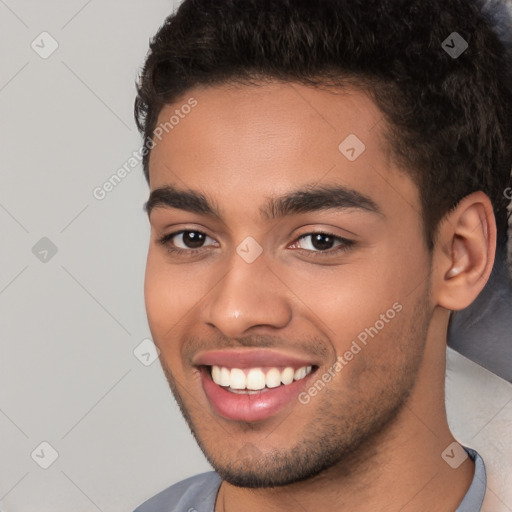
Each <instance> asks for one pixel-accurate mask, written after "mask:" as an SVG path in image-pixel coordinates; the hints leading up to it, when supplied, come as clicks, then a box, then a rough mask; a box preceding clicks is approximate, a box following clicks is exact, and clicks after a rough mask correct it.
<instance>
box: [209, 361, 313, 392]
mask: <svg viewBox="0 0 512 512" xmlns="http://www.w3.org/2000/svg"><path fill="white" fill-rule="evenodd" d="M311 370H312V366H302V367H301V368H298V369H297V370H294V369H293V368H292V367H291V366H287V367H286V368H284V369H283V370H280V369H279V368H270V369H268V370H267V371H266V373H265V372H264V371H263V370H262V369H261V368H250V369H249V368H246V369H244V370H241V369H240V368H231V369H229V368H225V367H223V366H222V367H221V366H216V365H213V366H212V369H211V373H212V379H213V382H215V384H218V385H219V386H225V387H230V388H231V389H250V390H259V389H263V388H264V387H265V386H267V388H276V387H277V386H280V385H281V384H285V385H286V384H291V383H292V382H293V381H294V380H300V379H303V378H304V377H305V376H306V375H307V374H308V373H311Z"/></svg>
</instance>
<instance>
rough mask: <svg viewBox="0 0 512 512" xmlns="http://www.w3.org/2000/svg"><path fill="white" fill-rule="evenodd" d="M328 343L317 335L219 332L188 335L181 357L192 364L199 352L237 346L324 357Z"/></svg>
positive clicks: (328, 351) (326, 354) (326, 353)
mask: <svg viewBox="0 0 512 512" xmlns="http://www.w3.org/2000/svg"><path fill="white" fill-rule="evenodd" d="M329 346H330V344H329V343H327V342H326V341H325V340H322V339H321V338H318V337H313V338H309V339H296V338H294V339H293V340H290V339H289V338H288V339H286V338H283V337H280V336H269V335H261V334H258V335H252V336H244V337H241V338H229V337H226V336H222V335H221V334H219V335H218V336H216V337H214V338H211V339H206V338H200V337H198V336H190V337H189V338H188V339H187V341H186V342H185V343H183V345H182V347H183V348H182V358H183V360H184V361H186V362H187V363H188V364H190V365H191V364H192V360H193V358H194V356H195V355H196V354H198V353H199V352H206V351H208V350H223V349H237V348H258V349H263V348H267V349H268V348H271V349H277V350H288V351H290V352H295V351H297V350H298V351H300V352H303V353H304V354H306V355H312V356H315V358H316V357H318V358H321V359H324V358H326V357H327V356H328V355H329V353H330V350H329Z"/></svg>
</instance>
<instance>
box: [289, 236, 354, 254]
mask: <svg viewBox="0 0 512 512" xmlns="http://www.w3.org/2000/svg"><path fill="white" fill-rule="evenodd" d="M354 243H355V242H354V241H353V240H348V239H347V238H342V237H340V236H336V235H333V234H332V233H324V232H321V233H320V232H319V233H307V234H305V235H302V236H300V237H299V238H298V239H297V241H296V242H294V243H293V244H292V246H291V247H292V248H295V249H303V250H306V251H309V252H320V253H328V254H331V253H333V252H338V251H344V250H347V249H348V248H350V247H351V246H352V245H354Z"/></svg>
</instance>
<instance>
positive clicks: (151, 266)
mask: <svg viewBox="0 0 512 512" xmlns="http://www.w3.org/2000/svg"><path fill="white" fill-rule="evenodd" d="M204 294H205V290H204V289H203V287H202V286H201V280H198V279H197V277H195V276H194V272H193V270H192V269H191V266H190V265H170V264H169V262H167V261H165V255H162V254H160V251H155V250H152V249H150V250H149V253H148V259H147V263H146V273H145V279H144V299H145V304H146V313H147V317H148V323H149V327H150V329H151V332H152V334H153V337H154V338H155V342H158V343H162V342H163V341H164V340H163V339H162V336H164V335H165V336H170V337H172V331H173V330H174V331H176V330H178V329H179V326H180V323H181V321H182V320H183V319H185V318H186V317H187V314H188V313H190V312H192V310H193V308H194V307H195V306H197V305H198V302H199V299H200V297H201V296H204Z"/></svg>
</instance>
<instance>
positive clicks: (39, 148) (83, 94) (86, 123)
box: [0, 0, 512, 512]
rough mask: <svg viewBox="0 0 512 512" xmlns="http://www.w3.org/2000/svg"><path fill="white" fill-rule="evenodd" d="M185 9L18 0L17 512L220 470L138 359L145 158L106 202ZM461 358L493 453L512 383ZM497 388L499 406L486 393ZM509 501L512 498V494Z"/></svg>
mask: <svg viewBox="0 0 512 512" xmlns="http://www.w3.org/2000/svg"><path fill="white" fill-rule="evenodd" d="M173 7H174V6H173V3H172V2H170V1H167V0H151V1H142V0H129V1H128V0H124V1H121V0H118V1H114V0H101V1H100V0H92V1H91V0H90V1H84V0H67V1H64V0H54V1H41V0H39V1H35V0H32V1H29V0H25V1H19V0H18V1H16V0H0V141H1V149H2V159H1V160H0V234H1V244H0V461H1V462H0V498H2V499H1V500H0V509H1V510H3V511H7V512H16V511H23V512H31V511H37V512H46V511H48V512H50V511H51V512H59V511H70V510H73V512H82V511H83V512H88V511H97V510H99V511H102V512H114V511H119V512H120V511H130V510H133V508H135V506H136V505H138V504H139V503H140V502H142V501H144V500H145V499H147V498H148V497H150V496H151V495H153V494H155V493H156V492H157V491H159V490H161V489H163V488H164V487H166V486H168V485H170V484H171V483H173V482H175V481H177V480H180V479H182V478H184V477H187V476H189V475H192V474H195V473H197V472H201V471H205V470H208V469H210V467H209V465H208V464H207V462H206V461H205V460H204V458H203V456H202V454H201V452H200V451H199V449H198V448H197V446H196V443H195V442H194V440H193V438H192V436H191V435H190V433H189V431H188V429H187V427H186V425H185V423H184V421H183V420H182V419H181V415H180V413H179V410H178V408H177V406H176V404H175V402H174V400H173V398H172V396H171V393H170V391H169V389H168V387H167V383H166V381H165V379H164V377H163V374H162V371H161V369H160V365H159V363H158V361H155V362H154V363H153V364H151V365H149V366H146V365H145V364H143V363H144V362H145V363H146V364H147V361H145V360H143V361H141V360H140V359H138V358H137V357H136V356H135V355H134V350H136V347H138V346H139V345H140V343H141V342H143V340H144V339H147V338H149V337H150V333H149V329H148V326H147V320H146V314H145V310H144V300H143V279H144V266H145V258H146V253H147V245H148V240H149V225H148V222H147V218H146V216H145V213H144V212H143V210H142V205H143V203H144V201H145V200H146V199H147V196H148V188H147V185H146V182H145V180H144V178H143V174H142V169H141V166H140V164H139V165H137V166H136V167H134V168H133V170H132V172H131V173H130V174H129V175H128V176H126V178H124V179H123V181H122V182H121V183H120V184H118V185H117V186H116V187H115V189H114V190H113V191H111V192H110V193H108V194H107V196H106V197H105V198H104V199H103V200H98V199H95V198H94V196H93V189H94V188H95V187H98V186H101V185H102V184H103V183H104V182H105V181H106V180H108V179H109V177H110V176H111V175H112V174H114V173H115V172H116V170H117V169H119V168H120V167H122V166H123V165H124V164H126V163H127V162H128V161H129V158H130V157H131V156H132V153H133V152H134V151H136V150H137V149H138V148H139V147H140V136H139V134H138V132H137V130H136V128H135V124H134V122H133V115H132V110H133V99H134V94H135V86H134V82H135V79H136V76H137V71H138V69H139V67H140V65H141V64H142V62H143V59H144V56H145V54H146V51H147V47H148V41H149V38H150V37H151V36H152V35H153V34H154V33H155V31H156V30H157V28H158V27H159V26H160V24H161V23H162V22H163V20H164V19H165V17H166V16H167V15H168V14H169V13H170V12H171V11H172V10H173ZM43 31H46V32H48V33H49V34H50V35H51V38H53V39H54V40H55V41H56V42H57V44H58V48H57V49H56V51H55V52H54V53H52V54H51V55H50V56H48V57H47V58H42V57H41V56H40V53H42V54H43V55H44V52H48V51H49V50H50V49H51V45H52V44H54V43H53V42H52V40H50V38H49V36H40V34H41V33H42V32H43ZM33 41H35V43H34V44H35V45H37V46H36V48H37V50H38V51H39V52H40V53H37V52H36V51H35V50H34V49H33V48H32V47H31V44H32V43H33ZM41 239H43V240H41ZM47 239H48V240H50V241H51V243H50V242H48V240H47ZM53 246H55V247H56V250H57V252H56V253H55V254H53V253H52V247H53ZM34 247H35V249H34ZM45 250H47V251H49V252H48V253H45V252H44V251H45ZM53 252H54V251H53ZM34 253H35V254H34ZM41 259H42V260H43V261H41ZM144 351H145V349H144V350H141V352H144ZM452 358H454V359H453V361H452V367H453V368H455V369H456V371H454V372H453V373H454V375H453V376H452V378H451V379H449V382H451V384H450V385H451V391H450V393H449V397H453V399H452V402H453V404H454V405H453V406H452V407H449V412H451V415H452V416H451V422H452V425H453V428H454V431H455V432H456V433H457V434H458V435H460V436H461V439H465V440H467V444H468V445H470V446H475V447H476V448H478V449H480V450H485V446H484V444H485V440H486V439H488V438H489V437H490V438H491V439H495V438H496V436H499V435H498V434H494V433H493V432H495V431H494V430H493V429H496V428H498V426H499V423H498V420H501V421H503V418H504V417H507V418H508V417H510V414H511V412H512V411H511V409H512V407H511V404H512V388H511V387H510V385H509V383H506V382H505V381H501V380H497V381H496V380H493V376H492V374H490V373H489V372H487V371H485V370H483V369H481V368H479V367H478V366H477V365H474V364H473V363H470V362H469V361H467V360H462V359H460V358H459V359H458V358H457V357H455V355H453V354H452ZM457 379H459V380H457ZM468 382H470V383H471V385H472V388H471V396H472V397H475V396H478V393H479V392H480V393H483V394H482V395H481V397H480V402H479V409H478V411H479V414H480V416H479V418H480V419H479V421H478V422H476V421H475V422H472V423H471V422H470V424H469V425H468V422H467V421H466V419H467V418H468V415H469V414H471V410H472V409H471V408H470V409H467V408H466V407H465V403H466V402H464V400H463V401H462V402H461V400H460V398H461V396H464V394H466V395H467V389H468V384H467V383H468ZM496 382H497V384H496ZM495 386H498V388H499V389H500V393H499V397H500V401H499V403H498V402H496V401H493V400H491V399H490V398H489V397H488V396H487V395H485V393H489V392H491V391H493V390H494V391H495V390H496V389H498V388H496V387H495ZM486 404H488V409H486ZM505 414H508V416H504V415H505ZM42 442H47V443H49V444H50V445H51V446H52V447H53V449H54V450H56V452H58V458H57V459H56V460H55V461H54V462H53V464H51V465H50V466H49V467H48V469H43V468H42V467H41V464H42V465H44V464H45V463H49V462H51V459H52V452H51V448H49V447H48V446H46V445H41V443H42ZM479 443H481V444H480V445H479ZM482 443H483V444H482ZM507 443H508V444H507V446H508V447H510V440H508V441H507ZM489 453H490V454H491V455H490V456H492V450H491V451H490V452H489ZM496 453H497V456H498V453H503V449H502V448H500V450H497V452H496ZM496 489H498V485H496ZM496 495H497V496H498V495H499V496H501V501H502V502H503V501H505V499H506V503H507V504H509V506H510V508H507V509H506V510H512V505H510V503H511V500H512V498H511V497H510V496H509V495H507V496H505V494H503V493H501V494H499V491H498V490H497V491H496Z"/></svg>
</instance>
